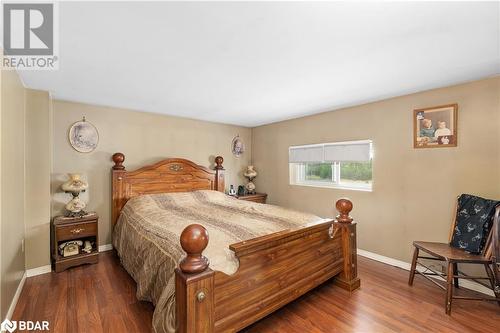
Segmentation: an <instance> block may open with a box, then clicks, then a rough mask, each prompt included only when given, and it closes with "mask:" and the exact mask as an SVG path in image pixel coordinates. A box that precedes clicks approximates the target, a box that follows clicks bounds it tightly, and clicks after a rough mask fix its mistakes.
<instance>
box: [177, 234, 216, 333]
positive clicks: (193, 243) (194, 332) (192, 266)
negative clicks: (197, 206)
mask: <svg viewBox="0 0 500 333" xmlns="http://www.w3.org/2000/svg"><path fill="white" fill-rule="evenodd" d="M180 242H181V246H182V249H183V250H184V251H185V252H186V257H185V258H184V259H182V260H181V262H180V263H179V268H177V269H176V270H175V298H176V305H175V306H176V319H177V330H176V332H177V333H212V332H213V331H214V309H215V307H214V271H212V270H211V269H209V268H208V265H209V261H208V259H207V258H206V257H205V256H203V254H202V252H203V250H205V248H206V247H207V245H208V232H207V230H206V229H205V228H204V227H203V226H201V225H199V224H191V225H189V226H187V227H186V228H185V229H184V230H183V231H182V234H181V239H180Z"/></svg>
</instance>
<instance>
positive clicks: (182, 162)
mask: <svg viewBox="0 0 500 333" xmlns="http://www.w3.org/2000/svg"><path fill="white" fill-rule="evenodd" d="M124 161H125V155H123V154H122V153H115V154H113V162H114V163H115V165H114V166H113V168H112V171H111V173H112V189H111V192H112V194H111V195H112V203H111V205H112V208H111V209H112V222H113V225H114V224H115V223H116V222H117V220H118V216H120V212H121V210H122V208H123V206H125V204H126V203H127V201H128V200H129V199H130V198H133V197H135V196H139V195H143V194H154V193H167V192H188V191H195V190H216V191H220V192H224V168H223V167H222V162H223V161H224V159H223V158H222V157H221V156H217V157H216V158H215V170H210V169H208V168H205V167H204V166H201V165H197V164H196V163H193V162H191V161H189V160H186V159H183V158H167V159H165V160H162V161H159V162H158V163H156V164H153V165H148V166H144V167H142V168H140V169H138V170H135V171H126V170H125V166H124V165H123V162H124Z"/></svg>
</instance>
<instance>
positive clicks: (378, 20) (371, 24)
mask: <svg viewBox="0 0 500 333" xmlns="http://www.w3.org/2000/svg"><path fill="white" fill-rule="evenodd" d="M59 11H60V29H59V30H60V69H59V70H58V71H53V72H49V71H26V72H23V73H22V74H21V75H22V78H23V80H24V82H25V84H26V85H27V86H28V87H30V88H34V89H43V90H49V91H51V92H52V93H53V96H54V97H55V98H56V99H63V100H70V101H78V102H86V103H92V104H100V105H108V106H116V107H123V108H128V109H135V110H141V111H148V112H155V113H163V114H169V115H176V116H182V117H189V118H196V119H202V120H210V121H216V122H222V123H230V124H237V125H244V126H256V125H261V124H266V123H270V122H275V121H279V120H283V119H289V118H295V117H299V116H303V115H308V114H313V113H318V112H322V111H328V110H334V109H337V108H340V107H345V106H350V105H356V104H362V103H365V102H369V101H375V100H379V99H384V98H388V97H392V96H398V95H404V94H407V93H411V92H416V91H421V90H426V89H431V88H436V87H441V86H446V85H450V84H454V83H460V82H465V81H469V80H474V79H479V78H483V77H487V76H491V75H494V74H498V73H500V45H499V43H500V41H499V38H500V37H499V36H500V22H499V11H500V10H499V3H498V2H490V3H470V2H469V3H465V2H461V3H450V2H441V3H402V2H399V3H359V2H358V3H332V2H330V3H328V2H317V3H311V2H309V3H308V2H294V3H286V2H272V3H271V2H268V3H266V2H253V3H245V2H238V3H234V2H233V3H231V2H218V3H209V2H196V3H193V2H191V3H187V2H184V3H179V2H177V3H173V2H170V3H165V2H162V3H160V2H149V3H144V2H143V3H139V2H125V3H117V2H113V3H109V2H108V3H96V2H91V3H88V2H87V3H74V2H73V3H60V8H59Z"/></svg>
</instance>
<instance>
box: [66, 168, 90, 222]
mask: <svg viewBox="0 0 500 333" xmlns="http://www.w3.org/2000/svg"><path fill="white" fill-rule="evenodd" d="M68 176H69V180H68V181H67V182H66V183H64V184H62V186H61V188H62V190H63V191H64V192H66V193H71V195H72V196H73V199H71V200H70V201H69V202H68V203H67V204H66V210H67V211H68V212H67V213H66V216H69V217H82V216H85V215H86V214H87V213H86V212H85V211H84V210H83V209H84V208H85V206H86V205H85V202H83V200H82V199H80V197H79V196H80V192H85V191H86V190H87V188H88V187H89V184H87V182H86V181H84V180H82V179H81V175H80V174H78V173H69V174H68Z"/></svg>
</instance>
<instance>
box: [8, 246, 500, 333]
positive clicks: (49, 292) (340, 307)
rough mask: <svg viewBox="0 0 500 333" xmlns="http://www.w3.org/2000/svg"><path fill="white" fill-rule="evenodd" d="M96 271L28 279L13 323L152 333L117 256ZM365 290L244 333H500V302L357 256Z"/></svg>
mask: <svg viewBox="0 0 500 333" xmlns="http://www.w3.org/2000/svg"><path fill="white" fill-rule="evenodd" d="M99 260H100V261H99V263H98V264H97V265H87V266H81V267H76V268H73V269H69V270H67V271H65V272H62V273H58V274H56V273H50V274H44V275H40V276H36V277H32V278H28V279H27V281H26V284H25V286H24V289H23V291H22V293H21V297H20V299H19V302H18V304H17V307H16V310H15V312H14V316H13V319H14V320H33V321H36V320H49V321H50V328H51V331H52V332H71V333H73V332H87V333H88V332H113V333H119V332H149V331H151V318H152V314H153V306H152V305H151V304H150V303H147V302H139V301H137V299H136V297H135V283H134V281H133V280H132V278H130V276H129V275H128V274H127V273H126V272H125V270H124V269H123V268H122V267H121V266H120V264H119V261H118V259H117V258H116V257H115V256H114V255H113V253H112V252H107V253H103V254H101V255H100V258H99ZM359 274H360V277H361V284H362V287H361V289H360V290H358V291H356V292H354V293H352V294H349V293H348V292H346V291H344V290H342V289H340V288H338V287H336V286H334V285H333V284H332V283H329V282H327V283H325V284H323V285H322V286H320V287H319V288H316V289H315V290H313V291H311V292H310V293H308V294H306V295H304V296H303V297H301V298H299V299H298V300H296V301H295V302H293V303H291V304H289V305H287V306H285V307H284V308H282V309H281V310H279V311H277V312H275V313H274V314H272V315H270V316H268V317H266V318H264V319H263V320H261V321H259V322H257V323H256V324H254V325H252V326H250V327H249V328H247V329H246V330H245V332H246V333H275V332H284V333H285V332H286V333H304V332H311V333H319V332H377V333H379V332H499V326H500V307H499V306H498V305H497V304H496V303H486V302H464V301H456V302H455V303H454V305H453V309H452V315H451V317H449V316H447V315H445V314H444V308H443V305H444V295H443V293H442V291H440V290H439V289H437V288H436V287H434V286H433V285H432V284H431V283H430V282H428V281H426V280H424V279H422V278H421V277H419V276H417V277H416V278H415V279H416V280H415V285H414V287H409V286H408V285H407V278H408V272H407V271H404V270H401V269H399V268H395V267H391V266H388V265H384V264H381V263H378V262H375V261H372V260H369V259H366V258H363V257H359Z"/></svg>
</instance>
